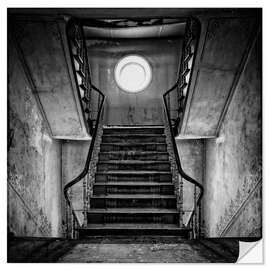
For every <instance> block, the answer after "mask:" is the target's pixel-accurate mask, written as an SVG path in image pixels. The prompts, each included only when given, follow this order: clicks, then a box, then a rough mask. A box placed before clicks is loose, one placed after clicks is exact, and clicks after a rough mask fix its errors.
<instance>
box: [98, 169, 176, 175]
mask: <svg viewBox="0 0 270 270" xmlns="http://www.w3.org/2000/svg"><path fill="white" fill-rule="evenodd" d="M96 174H124V175H130V174H132V175H141V174H144V175H152V174H172V173H171V172H170V171H143V170H139V171H138V170H114V171H104V172H97V173H96Z"/></svg>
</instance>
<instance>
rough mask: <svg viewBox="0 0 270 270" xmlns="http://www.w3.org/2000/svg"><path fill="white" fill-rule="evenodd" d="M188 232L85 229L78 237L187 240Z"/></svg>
mask: <svg viewBox="0 0 270 270" xmlns="http://www.w3.org/2000/svg"><path fill="white" fill-rule="evenodd" d="M188 234H189V233H188V232H186V231H183V230H182V231H181V230H166V229H125V230H123V229H121V228H120V229H87V230H80V232H79V237H80V238H83V237H87V236H99V235H110V236H111V235H130V236H134V235H135V236H139V235H156V236H157V235H159V236H165V235H166V236H167V235H174V236H182V237H183V238H188Z"/></svg>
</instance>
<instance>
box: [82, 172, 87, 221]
mask: <svg viewBox="0 0 270 270" xmlns="http://www.w3.org/2000/svg"><path fill="white" fill-rule="evenodd" d="M86 181H87V179H86V177H84V179H83V225H84V226H87V191H86V188H87V185H86V183H87V182H86Z"/></svg>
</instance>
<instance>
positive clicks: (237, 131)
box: [204, 40, 262, 237]
mask: <svg viewBox="0 0 270 270" xmlns="http://www.w3.org/2000/svg"><path fill="white" fill-rule="evenodd" d="M260 52H261V43H260V41H259V40H257V41H256V44H255V46H254V47H253V49H252V51H251V54H250V56H249V58H248V60H247V65H246V67H245V69H244V71H243V73H242V75H241V77H240V80H239V82H238V85H237V87H236V90H235V93H234V96H233V98H232V100H231V103H230V105H229V108H228V111H227V114H226V116H225V119H224V121H223V123H222V126H221V129H220V134H219V137H218V138H216V139H209V140H206V164H205V166H206V167H205V182H204V185H205V195H204V215H205V216H204V222H205V232H206V235H207V236H211V237H218V236H228V237H229V236H242V237H248V236H261V227H262V201H261V199H262V196H261V195H262V194H261V181H262V105H261V102H262V87H261V86H262V85H261V53H260Z"/></svg>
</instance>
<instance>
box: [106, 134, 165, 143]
mask: <svg viewBox="0 0 270 270" xmlns="http://www.w3.org/2000/svg"><path fill="white" fill-rule="evenodd" d="M102 142H103V143H121V142H122V143H165V142H166V137H165V135H163V134H116V135H103V136H102Z"/></svg>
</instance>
